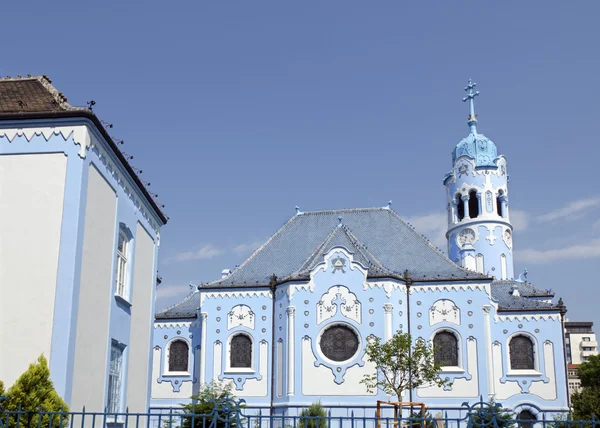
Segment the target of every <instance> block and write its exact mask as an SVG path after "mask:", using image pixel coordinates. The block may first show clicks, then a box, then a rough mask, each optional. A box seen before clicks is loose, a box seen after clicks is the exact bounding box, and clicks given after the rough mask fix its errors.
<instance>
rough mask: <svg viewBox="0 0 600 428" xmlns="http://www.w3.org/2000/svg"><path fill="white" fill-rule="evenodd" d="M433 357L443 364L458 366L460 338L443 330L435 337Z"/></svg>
mask: <svg viewBox="0 0 600 428" xmlns="http://www.w3.org/2000/svg"><path fill="white" fill-rule="evenodd" d="M433 346H434V354H433V359H434V360H435V362H436V363H437V364H439V365H441V366H454V367H456V366H458V340H457V339H456V336H455V335H454V334H452V333H450V332H448V331H441V332H439V333H438V334H436V335H435V337H434V338H433Z"/></svg>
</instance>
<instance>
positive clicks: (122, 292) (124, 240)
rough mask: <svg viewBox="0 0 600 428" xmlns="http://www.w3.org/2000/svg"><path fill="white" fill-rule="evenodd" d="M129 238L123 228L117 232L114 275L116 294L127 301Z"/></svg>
mask: <svg viewBox="0 0 600 428" xmlns="http://www.w3.org/2000/svg"><path fill="white" fill-rule="evenodd" d="M129 241H130V239H129V237H128V236H127V232H125V230H124V229H123V228H121V229H120V230H119V241H118V244H117V270H116V273H115V281H116V290H115V292H116V294H117V295H118V296H121V297H123V298H124V299H127V297H128V296H127V293H128V290H127V288H128V287H127V281H128V276H129V275H128V272H127V269H128V268H129V266H128V259H129Z"/></svg>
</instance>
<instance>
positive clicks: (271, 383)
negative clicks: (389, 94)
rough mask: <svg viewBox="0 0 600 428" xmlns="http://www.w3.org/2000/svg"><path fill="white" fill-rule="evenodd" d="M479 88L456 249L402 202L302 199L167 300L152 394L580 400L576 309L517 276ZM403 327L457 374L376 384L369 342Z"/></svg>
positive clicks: (357, 401)
mask: <svg viewBox="0 0 600 428" xmlns="http://www.w3.org/2000/svg"><path fill="white" fill-rule="evenodd" d="M474 88H475V84H474V83H472V82H470V81H469V85H468V86H467V88H466V90H467V96H466V97H465V98H464V101H466V102H468V104H469V118H468V125H469V134H468V135H467V137H466V138H464V139H462V140H461V141H460V142H459V143H458V144H457V145H456V147H455V148H454V151H453V155H452V168H451V170H450V172H448V173H447V174H446V175H445V176H444V179H443V183H444V185H445V187H446V198H447V201H446V204H447V210H448V231H447V234H446V236H447V240H448V255H445V254H444V253H443V252H441V251H439V250H438V249H437V248H435V247H434V246H433V245H431V244H430V243H429V242H428V241H427V240H426V239H424V238H423V237H422V236H421V235H419V234H418V233H417V232H416V231H415V230H414V229H413V228H412V227H411V226H410V225H409V224H407V223H406V222H405V221H403V220H402V218H400V216H398V214H397V213H396V212H394V211H393V210H392V208H391V204H388V206H385V207H381V208H364V209H341V210H331V211H316V212H301V211H300V210H298V209H297V210H296V213H295V215H293V216H292V217H291V218H290V219H289V220H288V221H287V222H286V223H285V225H284V226H283V227H282V228H281V229H279V230H278V231H276V232H275V233H274V234H273V235H272V236H271V237H270V239H269V240H268V241H267V242H265V243H264V244H263V245H262V246H261V247H260V248H258V249H257V250H256V251H255V252H254V253H253V254H252V255H251V256H250V257H249V258H248V259H247V260H246V261H245V262H244V263H243V264H241V265H240V266H239V267H237V268H236V269H235V270H234V271H232V272H229V271H226V272H224V275H223V277H222V278H220V279H218V280H216V281H213V282H210V283H208V284H202V285H198V286H197V287H196V289H195V290H194V291H193V292H192V293H191V294H190V295H189V296H187V297H186V298H185V299H184V300H183V301H181V302H179V303H177V304H175V305H174V306H172V307H169V308H167V309H166V310H164V311H162V312H159V313H157V314H156V319H155V322H154V349H153V355H152V378H151V385H152V386H151V403H152V406H154V407H177V406H179V404H180V403H185V402H189V400H190V397H191V396H192V395H193V394H195V393H196V392H197V391H198V390H199V388H200V386H201V385H203V384H205V383H209V382H211V381H217V382H224V383H227V384H230V385H231V386H232V387H233V389H234V391H235V394H236V396H237V397H240V398H244V399H245V400H246V401H247V403H248V404H249V405H256V406H265V407H267V408H270V409H272V410H273V411H274V412H275V413H276V414H295V412H297V408H298V407H301V406H308V405H310V404H311V403H313V402H316V401H320V402H321V403H322V404H323V405H324V406H333V405H343V406H347V407H352V406H356V407H359V406H369V405H374V404H375V403H376V401H377V400H393V401H409V399H412V400H413V401H417V402H424V403H426V405H427V406H428V407H430V408H435V407H446V408H458V407H460V405H461V404H462V403H463V402H475V401H477V400H478V399H479V397H480V396H482V397H483V398H484V400H492V399H493V400H495V401H496V402H501V403H502V404H503V405H504V406H506V407H509V408H512V409H515V411H516V412H517V413H519V412H528V413H525V415H528V416H530V417H534V418H535V417H537V416H538V415H537V413H538V410H537V409H538V408H539V409H542V410H546V411H553V410H565V409H567V408H568V401H567V400H568V398H567V395H568V394H567V385H566V378H565V377H566V374H565V357H564V352H563V349H564V347H563V333H562V318H563V316H564V313H565V308H564V306H563V305H562V302H560V301H559V303H558V304H556V303H553V297H554V295H553V294H552V293H551V292H549V291H544V290H540V289H537V288H535V287H534V286H532V285H531V284H529V283H528V282H527V281H526V278H525V277H524V276H521V277H520V278H515V275H514V268H513V241H512V233H513V227H512V225H511V222H510V210H509V206H510V205H509V198H510V194H509V190H508V184H507V177H508V176H507V161H506V158H505V157H504V156H502V155H498V153H497V148H496V145H495V144H494V143H493V142H492V140H490V139H489V138H487V137H485V136H484V135H483V134H480V133H479V132H478V128H477V126H478V123H477V118H476V115H475V110H474V98H475V97H476V96H477V95H478V94H479V93H478V92H475V91H474ZM399 330H400V331H403V332H409V333H410V334H411V335H412V336H413V337H414V338H415V339H417V338H422V339H424V340H427V341H431V342H432V343H433V344H434V345H436V346H437V350H436V354H435V359H436V361H437V362H439V363H440V364H441V365H442V366H443V369H442V373H441V375H440V376H442V377H444V378H447V379H449V380H450V381H452V385H451V386H449V387H448V386H447V387H437V386H425V387H421V388H417V389H415V390H413V391H405V392H404V394H403V396H402V397H388V396H386V395H385V394H383V393H382V392H378V391H373V392H368V391H367V389H366V388H365V386H364V384H361V383H360V381H361V379H362V378H363V376H364V375H365V374H371V373H373V372H374V370H375V368H374V366H373V365H372V363H370V362H369V361H368V360H367V358H366V356H365V346H366V343H367V341H368V340H369V338H371V337H380V338H383V339H388V338H390V337H391V336H392V335H393V334H394V333H395V332H396V331H399Z"/></svg>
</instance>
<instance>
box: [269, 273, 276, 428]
mask: <svg viewBox="0 0 600 428" xmlns="http://www.w3.org/2000/svg"><path fill="white" fill-rule="evenodd" d="M269 287H270V289H271V298H272V300H273V301H272V308H271V406H270V409H269V412H270V415H271V420H273V414H274V413H275V353H276V352H277V349H276V348H275V345H276V344H275V290H276V288H277V277H276V276H275V274H273V276H272V277H271V279H270V281H269Z"/></svg>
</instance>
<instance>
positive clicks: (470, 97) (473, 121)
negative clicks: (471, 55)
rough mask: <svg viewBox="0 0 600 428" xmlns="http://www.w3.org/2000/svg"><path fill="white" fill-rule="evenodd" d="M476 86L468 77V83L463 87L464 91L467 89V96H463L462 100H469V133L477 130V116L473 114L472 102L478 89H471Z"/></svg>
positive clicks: (477, 93) (473, 105) (473, 104)
mask: <svg viewBox="0 0 600 428" xmlns="http://www.w3.org/2000/svg"><path fill="white" fill-rule="evenodd" d="M475 86H477V83H473V81H472V80H471V79H469V84H468V85H467V87H466V88H465V91H468V93H467V96H466V97H464V98H463V102H465V101H467V100H468V101H469V121H468V122H467V123H468V124H469V128H471V133H472V134H475V133H476V132H477V116H476V115H475V103H474V102H473V100H474V98H475V97H476V96H477V95H479V91H475V92H473V89H474V88H475Z"/></svg>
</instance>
